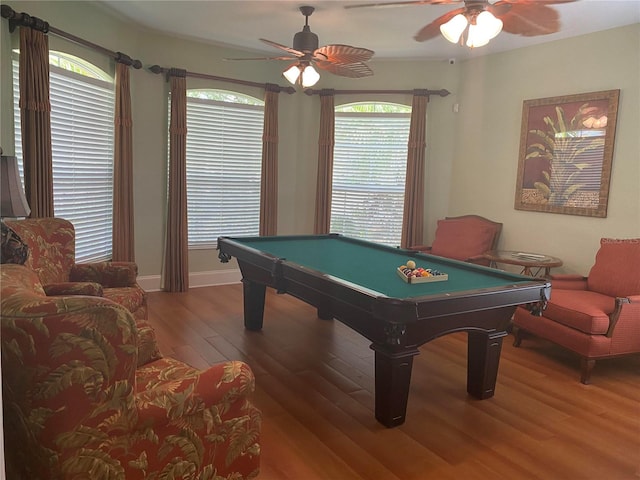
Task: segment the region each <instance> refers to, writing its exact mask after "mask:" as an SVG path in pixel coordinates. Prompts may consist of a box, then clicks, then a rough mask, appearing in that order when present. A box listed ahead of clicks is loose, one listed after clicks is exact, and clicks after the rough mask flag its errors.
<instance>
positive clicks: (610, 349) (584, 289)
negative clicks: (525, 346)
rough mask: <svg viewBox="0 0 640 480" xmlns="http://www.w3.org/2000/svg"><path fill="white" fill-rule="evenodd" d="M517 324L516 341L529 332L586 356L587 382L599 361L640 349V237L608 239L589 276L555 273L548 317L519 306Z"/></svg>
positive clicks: (517, 343) (584, 372) (584, 373)
mask: <svg viewBox="0 0 640 480" xmlns="http://www.w3.org/2000/svg"><path fill="white" fill-rule="evenodd" d="M513 323H514V325H515V326H516V327H517V328H516V333H515V334H516V340H515V343H514V345H515V346H520V344H521V342H522V339H523V337H524V336H525V334H526V333H527V332H529V333H532V334H534V335H536V336H538V337H541V338H544V339H547V340H550V341H551V342H554V343H556V344H558V345H561V346H562V347H565V348H567V349H569V350H571V351H573V352H575V353H577V354H578V355H580V357H581V358H582V364H581V374H580V381H581V382H582V383H584V384H588V383H589V379H590V376H591V371H592V370H593V367H594V365H595V363H596V360H598V359H602V358H607V357H617V356H622V355H629V354H633V353H640V238H634V239H626V240H616V239H609V238H603V239H602V240H601V241H600V249H599V250H598V253H597V255H596V262H595V264H594V265H593V267H592V268H591V271H590V272H589V276H588V277H582V276H578V275H553V276H552V277H551V299H550V300H549V302H548V304H547V308H546V309H545V310H544V312H542V316H534V315H532V314H531V312H529V311H528V310H527V309H526V308H524V307H518V308H517V309H516V312H515V315H514V317H513Z"/></svg>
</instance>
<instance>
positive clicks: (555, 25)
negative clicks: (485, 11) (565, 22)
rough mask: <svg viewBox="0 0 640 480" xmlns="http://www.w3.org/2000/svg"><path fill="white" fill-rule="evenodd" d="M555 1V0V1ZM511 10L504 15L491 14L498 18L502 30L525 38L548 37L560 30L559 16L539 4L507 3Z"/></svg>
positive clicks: (551, 9)
mask: <svg viewBox="0 0 640 480" xmlns="http://www.w3.org/2000/svg"><path fill="white" fill-rule="evenodd" d="M556 1H557V0H556ZM508 3H510V4H511V8H510V9H509V11H508V12H507V13H506V14H503V15H501V14H499V13H495V12H493V11H492V12H491V13H493V14H494V15H496V17H498V18H500V20H502V23H503V27H502V30H503V31H505V32H508V33H513V34H516V35H522V36H525V37H535V36H537V35H549V34H550V33H555V32H557V31H558V30H560V15H559V14H558V12H557V11H556V10H555V9H553V8H551V7H547V6H545V5H542V4H541V3H537V2H536V3H534V2H527V3H516V2H513V1H512V2H508Z"/></svg>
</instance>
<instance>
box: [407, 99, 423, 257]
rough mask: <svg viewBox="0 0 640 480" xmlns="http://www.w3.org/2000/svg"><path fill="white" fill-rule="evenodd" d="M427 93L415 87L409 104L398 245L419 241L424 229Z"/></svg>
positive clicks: (409, 244) (419, 242) (414, 243)
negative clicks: (409, 115) (409, 117)
mask: <svg viewBox="0 0 640 480" xmlns="http://www.w3.org/2000/svg"><path fill="white" fill-rule="evenodd" d="M428 101H429V94H428V93H427V92H426V91H425V90H415V91H414V93H413V102H412V104H411V125H410V127H409V149H408V153H407V178H406V180H405V187H404V213H403V216H402V237H401V240H400V246H401V247H403V248H406V247H409V246H411V245H421V244H422V232H423V229H424V171H425V165H424V163H425V149H426V146H427V142H426V133H427V103H428Z"/></svg>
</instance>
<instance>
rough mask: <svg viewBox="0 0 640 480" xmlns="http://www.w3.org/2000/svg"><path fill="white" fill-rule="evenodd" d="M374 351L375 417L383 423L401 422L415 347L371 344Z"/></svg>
mask: <svg viewBox="0 0 640 480" xmlns="http://www.w3.org/2000/svg"><path fill="white" fill-rule="evenodd" d="M371 348H372V349H373V350H374V351H375V352H376V353H375V376H376V377H375V382H376V399H375V402H376V419H377V420H378V421H379V422H380V423H382V424H383V425H384V426H385V427H389V428H391V427H395V426H397V425H402V424H403V423H404V419H405V415H406V413H407V399H408V398H409V385H410V383H411V368H412V366H413V357H414V356H415V355H417V354H418V353H419V351H418V349H417V348H412V349H407V350H402V351H393V350H392V349H389V348H387V347H385V346H384V345H376V344H372V345H371Z"/></svg>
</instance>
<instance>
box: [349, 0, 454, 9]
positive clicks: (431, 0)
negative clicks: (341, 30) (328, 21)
mask: <svg viewBox="0 0 640 480" xmlns="http://www.w3.org/2000/svg"><path fill="white" fill-rule="evenodd" d="M462 1H464V0H416V1H412V2H411V1H407V2H376V3H361V4H358V5H345V7H344V8H346V9H350V8H387V7H406V6H410V5H429V4H430V5H445V4H451V3H461V2H462Z"/></svg>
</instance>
